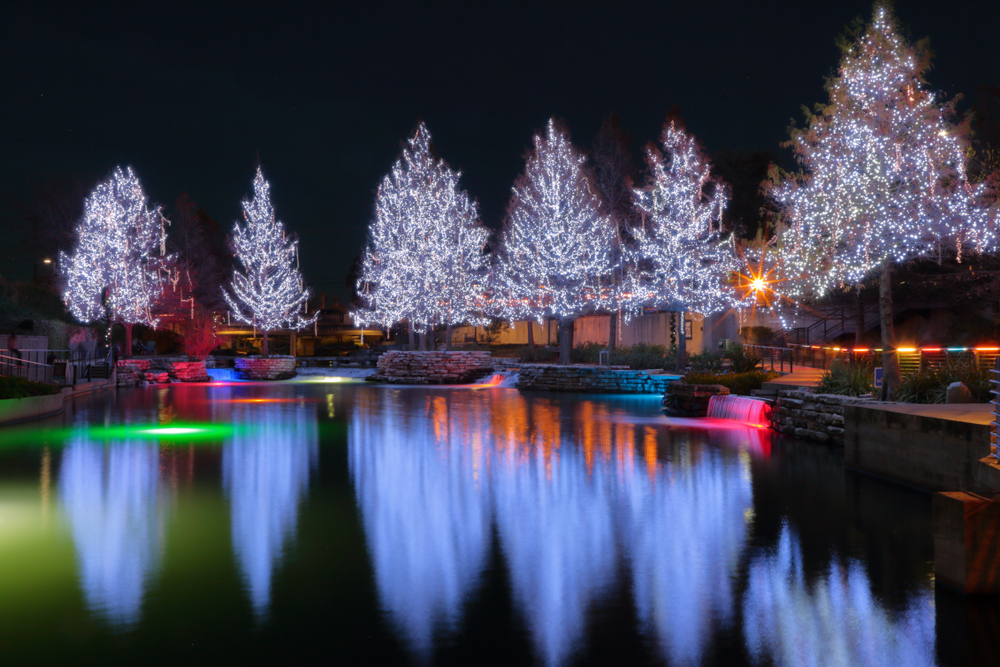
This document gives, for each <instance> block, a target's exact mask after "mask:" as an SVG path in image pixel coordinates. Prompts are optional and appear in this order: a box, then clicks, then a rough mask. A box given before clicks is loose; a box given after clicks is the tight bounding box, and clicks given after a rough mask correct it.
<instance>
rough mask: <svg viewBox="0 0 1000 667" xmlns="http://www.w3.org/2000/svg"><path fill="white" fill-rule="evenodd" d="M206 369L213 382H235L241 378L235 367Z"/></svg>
mask: <svg viewBox="0 0 1000 667" xmlns="http://www.w3.org/2000/svg"><path fill="white" fill-rule="evenodd" d="M206 370H207V371H208V375H209V377H211V378H212V381H213V382H233V381H235V380H239V379H240V377H239V376H238V375H237V374H236V369H235V368H208V369H206Z"/></svg>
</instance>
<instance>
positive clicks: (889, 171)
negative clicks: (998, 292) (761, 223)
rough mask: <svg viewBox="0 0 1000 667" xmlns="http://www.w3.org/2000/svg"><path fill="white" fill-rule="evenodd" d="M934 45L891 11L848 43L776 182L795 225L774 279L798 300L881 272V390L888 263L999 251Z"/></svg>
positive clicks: (891, 343)
mask: <svg viewBox="0 0 1000 667" xmlns="http://www.w3.org/2000/svg"><path fill="white" fill-rule="evenodd" d="M928 67H929V53H928V52H927V50H926V49H925V48H924V47H923V46H922V45H921V44H915V45H914V44H908V43H907V42H906V40H904V39H903V38H902V37H901V36H900V35H899V32H898V30H897V28H896V21H895V19H894V17H893V16H892V14H891V12H890V11H889V9H888V8H887V7H886V6H884V5H877V6H876V8H875V15H874V19H873V21H872V23H871V24H870V25H869V26H867V28H866V29H865V30H864V32H863V33H861V34H860V35H859V36H858V37H857V38H856V39H855V40H854V41H853V42H851V43H849V44H846V45H845V46H844V49H843V57H842V59H841V62H840V67H839V70H838V72H837V74H836V75H835V76H834V77H833V78H831V79H830V81H829V83H828V89H829V91H830V100H829V104H828V105H826V106H825V107H822V108H820V109H818V110H817V112H816V114H815V115H812V116H810V118H809V123H808V126H807V127H805V128H804V129H801V130H796V131H794V132H793V135H792V141H791V145H792V147H793V148H794V150H795V152H796V155H797V158H798V160H799V163H800V164H801V166H802V167H803V169H804V173H803V174H801V175H799V176H795V177H791V178H788V179H785V180H783V181H780V182H776V183H775V184H774V185H773V186H772V187H771V189H770V194H771V197H772V198H773V199H774V201H775V202H777V204H778V205H779V207H780V208H781V210H782V213H783V217H784V220H785V223H786V225H787V228H786V229H785V230H784V232H783V233H782V235H781V239H780V261H779V262H778V272H779V274H780V275H778V276H777V278H778V279H779V280H780V281H781V284H782V289H783V290H784V291H785V292H786V293H788V294H789V295H791V296H793V297H796V298H797V297H812V298H818V297H821V296H823V295H825V294H827V293H829V292H830V291H831V290H832V289H835V288H845V287H852V286H857V285H859V284H860V283H861V282H862V281H864V280H865V279H866V278H867V277H869V276H871V275H873V274H877V275H878V276H879V278H880V311H881V325H882V326H881V329H882V348H883V361H882V363H883V366H884V368H885V376H884V377H885V389H886V391H885V394H886V395H887V396H888V397H891V396H892V395H893V393H894V390H895V387H896V385H897V384H898V382H899V378H900V375H899V363H898V359H897V357H896V353H895V351H894V350H895V346H896V339H895V333H894V328H893V319H892V278H891V276H892V270H893V267H894V266H895V265H896V264H899V263H900V262H905V261H907V260H911V259H915V258H934V259H940V258H941V257H942V256H943V255H944V254H946V253H954V254H956V255H957V258H958V260H959V261H961V259H962V255H963V253H968V252H970V251H972V252H982V251H984V250H987V249H989V248H992V247H994V244H995V237H994V234H993V230H992V212H991V211H990V210H988V209H987V208H986V207H985V206H982V205H981V204H982V203H983V200H984V198H985V197H986V195H987V194H988V192H987V188H988V187H989V186H988V185H987V184H978V185H974V184H972V183H970V182H969V180H968V178H967V177H966V172H965V161H966V160H965V151H966V148H967V142H966V139H965V129H966V128H965V127H964V126H960V125H955V124H953V123H952V122H951V117H952V116H953V114H954V111H953V108H952V105H950V104H941V103H939V102H938V100H937V98H936V96H935V95H934V93H932V92H930V91H929V90H928V89H927V85H926V83H925V81H924V73H925V72H926V71H927V69H928Z"/></svg>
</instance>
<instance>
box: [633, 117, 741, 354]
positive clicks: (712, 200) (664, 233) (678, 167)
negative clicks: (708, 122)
mask: <svg viewBox="0 0 1000 667" xmlns="http://www.w3.org/2000/svg"><path fill="white" fill-rule="evenodd" d="M660 143H661V144H662V147H663V151H662V152H661V151H660V149H659V148H658V147H657V146H656V145H655V144H653V143H650V144H649V145H648V146H647V147H646V162H647V165H648V168H649V182H648V184H647V185H646V186H645V187H644V188H642V189H641V190H636V191H635V202H636V207H637V208H638V209H639V211H640V212H641V214H642V217H643V220H644V223H643V225H642V226H641V227H637V228H636V229H635V230H633V236H634V239H635V242H634V244H633V245H632V247H631V248H630V251H629V259H628V261H629V264H631V265H633V266H634V267H635V270H634V271H632V272H631V274H630V275H631V280H630V281H629V284H628V285H627V291H628V294H627V295H626V296H625V299H624V300H625V303H627V304H628V305H629V307H630V309H632V310H633V311H634V310H636V309H637V308H650V307H652V308H657V309H662V310H672V311H676V312H677V313H678V320H679V323H680V326H679V330H678V346H677V363H678V366H679V367H681V368H683V367H684V365H685V363H686V360H685V353H686V349H687V345H686V335H687V332H686V331H685V326H684V312H685V311H696V312H698V313H701V314H703V315H710V314H712V313H714V312H717V311H719V310H722V309H723V308H727V307H730V306H732V305H733V296H734V294H733V289H732V287H731V285H730V282H729V275H730V273H731V272H732V271H733V269H734V260H735V255H734V253H733V248H732V244H731V243H724V242H723V241H722V240H721V239H720V235H719V234H720V224H721V222H722V214H723V211H725V208H726V204H727V203H728V202H729V190H728V188H727V187H726V185H725V184H723V183H722V182H721V181H719V180H717V179H715V178H713V177H712V175H711V170H712V167H711V164H710V162H709V160H708V157H707V156H706V155H705V153H704V151H703V150H702V149H701V147H699V146H698V143H697V141H695V138H694V137H693V136H691V135H690V134H688V133H687V132H685V130H684V129H683V127H681V126H680V124H679V123H678V122H677V121H676V120H674V121H669V122H668V123H667V125H665V126H664V128H663V134H662V135H661V137H660Z"/></svg>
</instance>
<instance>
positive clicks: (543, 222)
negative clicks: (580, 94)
mask: <svg viewBox="0 0 1000 667" xmlns="http://www.w3.org/2000/svg"><path fill="white" fill-rule="evenodd" d="M534 144H535V145H534V150H532V151H531V152H530V153H529V154H528V157H527V162H526V164H525V169H524V173H522V174H521V175H520V176H519V177H518V179H517V181H516V182H515V183H514V188H513V195H512V197H511V200H510V204H509V206H508V209H507V217H506V220H505V222H504V228H503V233H502V237H501V240H500V247H499V249H498V250H499V252H498V266H497V270H496V272H495V284H494V286H493V292H494V295H493V303H494V307H495V308H496V309H497V310H498V312H500V313H501V314H502V315H503V316H504V317H505V318H507V319H510V320H518V319H533V320H537V321H539V322H541V321H542V320H543V319H545V318H554V319H556V320H558V321H559V325H560V326H559V328H560V332H559V335H560V355H559V360H560V363H562V364H568V363H569V352H570V345H571V336H572V327H573V321H574V320H576V318H578V317H580V316H581V315H585V314H587V313H590V312H594V311H596V310H598V309H600V308H601V307H603V306H604V305H606V304H607V303H609V302H610V300H611V294H610V291H611V282H612V272H613V271H614V270H615V268H616V267H617V262H616V259H615V255H614V252H613V250H614V243H615V240H616V234H617V232H616V230H615V228H614V226H613V225H612V224H611V223H610V221H609V220H608V218H607V214H606V213H605V212H604V207H603V206H602V205H601V202H600V200H599V198H598V196H597V194H596V191H595V188H594V184H593V179H592V177H591V174H590V173H589V171H588V170H587V167H586V158H585V157H584V155H583V154H582V153H581V152H580V151H579V150H577V149H576V148H575V147H574V146H573V144H571V143H570V140H569V133H568V132H567V131H566V129H565V128H563V127H562V126H561V125H560V124H558V123H556V121H555V120H550V121H549V123H548V127H547V129H546V132H545V135H544V136H543V135H541V134H536V135H535V139H534Z"/></svg>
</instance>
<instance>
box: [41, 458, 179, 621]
mask: <svg viewBox="0 0 1000 667" xmlns="http://www.w3.org/2000/svg"><path fill="white" fill-rule="evenodd" d="M158 462H159V461H158V448H157V447H156V446H153V445H150V444H148V443H129V442H124V443H108V445H107V446H104V444H103V443H101V444H95V443H92V442H89V441H88V440H86V439H81V440H77V441H72V442H71V443H70V445H69V447H68V448H67V449H66V450H65V452H64V454H63V457H62V466H61V469H60V473H59V492H60V494H59V497H60V504H61V505H62V508H63V511H64V512H65V513H66V516H67V518H68V519H69V525H70V531H71V533H72V535H73V543H74V545H75V547H76V553H77V561H78V567H79V568H80V581H81V585H82V588H83V595H84V600H85V601H86V604H87V606H88V607H89V608H90V609H92V610H93V611H95V612H96V613H98V614H99V615H101V616H103V617H105V618H107V619H108V620H109V621H111V622H112V623H115V624H119V625H123V626H129V625H132V624H134V623H136V622H137V621H138V620H139V614H140V611H141V608H142V600H143V596H144V594H145V591H146V588H147V587H148V582H149V579H150V577H151V576H152V574H153V572H154V570H155V569H156V568H157V565H158V563H159V559H160V551H161V548H162V541H163V535H162V533H163V530H162V523H163V518H164V514H165V510H164V504H163V503H162V502H160V499H159V497H158V494H157V490H158V486H159V465H158Z"/></svg>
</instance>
